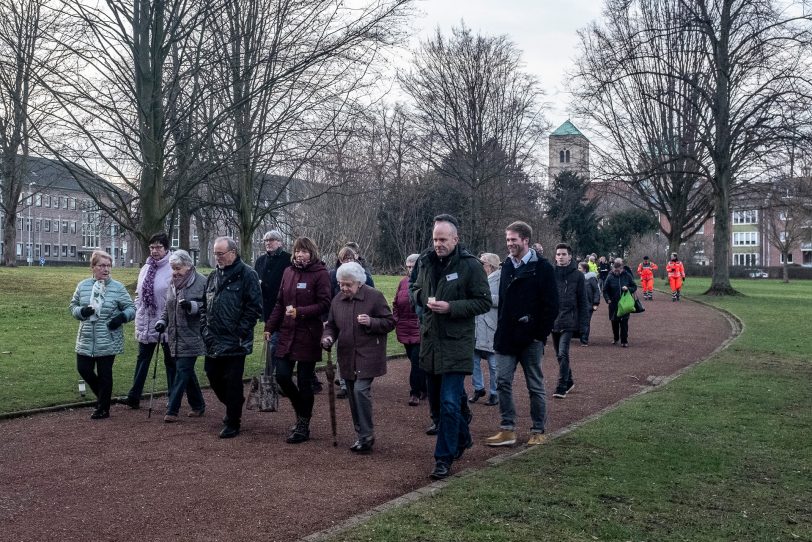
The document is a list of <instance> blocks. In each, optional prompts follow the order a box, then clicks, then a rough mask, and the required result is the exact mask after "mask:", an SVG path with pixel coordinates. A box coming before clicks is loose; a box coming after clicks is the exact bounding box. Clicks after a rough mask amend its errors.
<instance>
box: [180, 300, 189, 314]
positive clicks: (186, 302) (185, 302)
mask: <svg viewBox="0 0 812 542" xmlns="http://www.w3.org/2000/svg"><path fill="white" fill-rule="evenodd" d="M178 307H180V308H181V309H183V310H185V311H186V312H191V311H192V302H191V301H189V300H188V299H184V300H183V301H181V302H180V303H178Z"/></svg>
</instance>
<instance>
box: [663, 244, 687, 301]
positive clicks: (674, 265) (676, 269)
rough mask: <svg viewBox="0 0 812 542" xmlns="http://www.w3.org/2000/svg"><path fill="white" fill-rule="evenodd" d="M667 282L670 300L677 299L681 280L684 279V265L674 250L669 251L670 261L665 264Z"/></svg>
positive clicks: (680, 288)
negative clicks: (669, 287) (669, 289)
mask: <svg viewBox="0 0 812 542" xmlns="http://www.w3.org/2000/svg"><path fill="white" fill-rule="evenodd" d="M665 270H666V272H667V273H668V283H669V284H670V285H671V301H679V298H680V291H681V290H682V282H683V281H684V280H685V267H683V265H682V262H681V261H679V256H677V253H676V252H672V253H671V261H670V262H668V265H666V266H665Z"/></svg>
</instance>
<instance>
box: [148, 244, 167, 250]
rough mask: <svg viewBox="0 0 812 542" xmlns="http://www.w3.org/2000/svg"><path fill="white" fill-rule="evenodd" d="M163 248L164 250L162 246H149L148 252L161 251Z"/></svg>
mask: <svg viewBox="0 0 812 542" xmlns="http://www.w3.org/2000/svg"><path fill="white" fill-rule="evenodd" d="M163 248H164V246H163V245H150V246H149V249H150V250H161V249H163Z"/></svg>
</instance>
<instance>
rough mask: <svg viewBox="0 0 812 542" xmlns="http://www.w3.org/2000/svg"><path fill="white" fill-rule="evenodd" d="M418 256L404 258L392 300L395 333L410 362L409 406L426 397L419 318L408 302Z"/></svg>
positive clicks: (418, 402)
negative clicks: (410, 282) (410, 280)
mask: <svg viewBox="0 0 812 542" xmlns="http://www.w3.org/2000/svg"><path fill="white" fill-rule="evenodd" d="M419 257H420V255H419V254H410V255H409V256H408V257H407V258H406V276H405V277H403V278H402V279H401V280H400V282H399V283H398V289H397V291H396V292H395V299H394V300H392V315H393V317H394V318H395V334H396V335H397V338H398V342H399V343H400V344H402V345H403V347H404V348H405V349H406V357H408V358H409V363H410V364H411V370H410V371H409V406H418V405H419V404H420V401H421V400H422V399H425V398H426V397H427V387H426V372H425V371H424V370H423V369H421V368H420V320H419V319H418V318H417V313H415V312H414V309H413V308H412V304H411V303H410V302H409V276H410V275H411V273H412V269H414V265H415V263H416V262H417V258H419Z"/></svg>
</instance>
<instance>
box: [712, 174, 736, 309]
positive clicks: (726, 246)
mask: <svg viewBox="0 0 812 542" xmlns="http://www.w3.org/2000/svg"><path fill="white" fill-rule="evenodd" d="M722 175H724V176H727V177H729V176H730V172H729V171H726V172H724V173H722ZM729 187H730V179H729V178H727V179H718V181H717V183H716V187H715V188H716V190H714V195H715V197H716V201H715V202H714V213H715V215H716V220H715V221H714V223H713V275H712V277H711V285H710V288H708V290H707V291H706V292H705V295H720V296H721V295H739V292H737V291H736V290H734V289H733V287H732V286H731V285H730V188H729Z"/></svg>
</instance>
